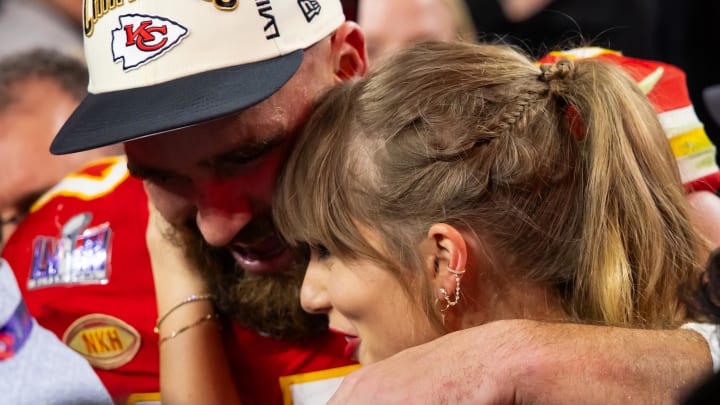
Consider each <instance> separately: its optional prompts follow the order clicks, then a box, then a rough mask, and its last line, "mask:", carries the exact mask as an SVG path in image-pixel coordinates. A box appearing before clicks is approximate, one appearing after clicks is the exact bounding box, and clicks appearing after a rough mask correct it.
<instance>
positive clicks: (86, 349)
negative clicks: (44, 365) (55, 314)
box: [62, 314, 141, 370]
mask: <svg viewBox="0 0 720 405" xmlns="http://www.w3.org/2000/svg"><path fill="white" fill-rule="evenodd" d="M62 341H63V342H65V344H66V345H68V346H69V347H70V348H71V349H73V350H75V351H76V352H78V353H80V354H81V355H82V356H83V357H85V359H87V361H88V362H89V363H90V364H91V365H92V366H93V367H95V368H99V369H103V370H112V369H115V368H118V367H122V366H124V365H125V364H127V363H129V362H130V360H132V359H133V358H134V357H135V355H136V354H137V352H138V350H139V349H140V343H141V337H140V333H139V332H138V331H137V330H136V329H135V328H133V327H132V326H130V325H129V324H127V323H126V322H123V321H122V320H120V319H118V318H115V317H113V316H110V315H104V314H90V315H85V316H83V317H81V318H78V319H77V320H76V321H75V322H73V323H72V324H71V325H70V326H68V328H67V330H66V331H65V333H64V334H63V337H62Z"/></svg>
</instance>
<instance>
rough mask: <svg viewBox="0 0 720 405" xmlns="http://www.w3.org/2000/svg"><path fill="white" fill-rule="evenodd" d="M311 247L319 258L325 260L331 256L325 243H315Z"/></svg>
mask: <svg viewBox="0 0 720 405" xmlns="http://www.w3.org/2000/svg"><path fill="white" fill-rule="evenodd" d="M311 249H312V250H313V251H314V252H315V254H316V255H317V259H318V260H325V259H327V258H329V257H330V251H329V250H328V249H327V248H326V247H325V246H323V245H313V246H312V247H311Z"/></svg>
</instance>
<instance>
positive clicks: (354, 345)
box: [329, 327, 362, 361]
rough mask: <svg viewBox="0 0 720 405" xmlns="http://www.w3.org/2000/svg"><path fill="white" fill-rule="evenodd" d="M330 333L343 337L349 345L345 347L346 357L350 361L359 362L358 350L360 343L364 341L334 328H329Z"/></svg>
mask: <svg viewBox="0 0 720 405" xmlns="http://www.w3.org/2000/svg"><path fill="white" fill-rule="evenodd" d="M329 330H330V332H332V333H335V334H338V335H342V336H343V337H344V338H345V342H347V344H346V345H345V350H344V352H343V353H344V355H345V357H347V358H348V359H350V360H355V361H358V358H357V349H358V347H359V346H360V342H361V341H362V340H361V339H360V338H359V337H358V336H357V335H354V334H350V333H348V332H344V331H342V330H339V329H334V328H332V327H330V328H329Z"/></svg>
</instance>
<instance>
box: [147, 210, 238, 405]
mask: <svg viewBox="0 0 720 405" xmlns="http://www.w3.org/2000/svg"><path fill="white" fill-rule="evenodd" d="M168 226H169V225H168V224H167V223H166V222H165V221H164V219H163V218H162V217H161V216H160V215H159V214H158V213H157V212H156V211H155V210H154V208H153V207H150V220H149V222H148V230H147V242H148V249H149V251H150V258H151V263H152V268H153V277H154V281H155V291H156V295H157V304H158V314H160V315H161V316H162V315H163V314H166V313H167V312H168V311H169V310H170V309H171V308H172V307H174V306H175V305H176V304H178V303H179V302H181V301H182V300H184V299H186V298H187V297H189V296H191V295H193V294H195V295H198V294H203V293H205V292H206V291H207V288H206V287H205V283H204V282H203V280H202V279H201V278H200V276H199V275H198V273H197V272H196V271H194V269H193V268H192V266H191V265H190V264H189V262H188V261H187V260H186V259H185V256H184V254H183V252H182V251H181V249H180V248H178V247H176V246H173V245H172V244H171V243H169V242H168V241H167V240H166V239H165V238H164V237H163V236H162V235H163V231H162V229H166V227H168ZM214 311H215V310H214V308H213V306H212V304H211V303H210V302H209V301H197V302H193V303H190V304H186V305H183V306H181V307H179V308H178V309H177V310H175V311H173V313H172V314H170V315H169V316H168V317H167V318H166V319H165V320H164V321H163V323H162V325H161V327H160V337H161V338H162V337H163V336H167V335H169V334H170V333H171V332H172V331H177V330H179V329H180V328H182V327H184V326H186V325H189V324H192V323H193V322H195V321H197V320H198V319H200V318H201V317H203V316H205V315H207V314H210V313H213V312H214ZM160 393H161V396H162V402H163V403H164V404H171V405H182V404H199V403H202V404H239V403H240V398H239V394H238V392H237V388H236V387H235V382H234V381H233V379H232V374H231V371H230V365H229V363H228V360H227V354H226V352H225V347H224V346H223V340H222V335H221V332H220V327H219V324H218V322H217V321H206V322H203V323H200V324H199V325H197V326H194V327H192V328H190V329H188V330H186V331H185V332H183V333H181V334H179V335H177V336H176V337H175V338H172V339H169V340H167V341H165V342H163V343H162V344H161V346H160Z"/></svg>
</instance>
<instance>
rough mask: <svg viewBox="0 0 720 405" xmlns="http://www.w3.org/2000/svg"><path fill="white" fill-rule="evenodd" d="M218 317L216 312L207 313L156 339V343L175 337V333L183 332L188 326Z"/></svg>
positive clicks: (192, 326)
mask: <svg viewBox="0 0 720 405" xmlns="http://www.w3.org/2000/svg"><path fill="white" fill-rule="evenodd" d="M219 317H220V315H218V314H217V313H212V314H207V315H205V316H203V317H202V318H200V319H198V320H197V321H195V322H193V323H191V324H189V325H185V326H183V327H182V328H180V329H178V330H176V331H173V332H170V334H169V335H167V336H164V337H162V338H160V340H158V345H160V344H162V343H163V342H165V341H167V340H170V339H173V338H175V337H177V335H179V334H181V333H183V332H185V331H186V330H188V329H190V328H194V327H195V326H198V325H200V324H201V323H203V322H207V321H211V320H215V319H218V318H219Z"/></svg>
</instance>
